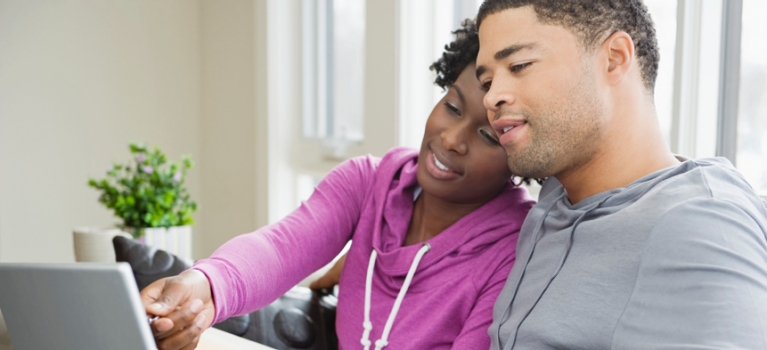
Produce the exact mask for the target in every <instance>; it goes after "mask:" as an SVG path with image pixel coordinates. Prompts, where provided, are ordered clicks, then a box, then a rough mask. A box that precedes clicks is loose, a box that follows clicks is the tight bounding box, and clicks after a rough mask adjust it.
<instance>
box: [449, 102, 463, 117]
mask: <svg viewBox="0 0 767 350" xmlns="http://www.w3.org/2000/svg"><path fill="white" fill-rule="evenodd" d="M445 107H447V109H448V110H450V112H453V113H455V114H457V115H461V110H460V109H458V107H456V106H454V105H453V104H452V103H450V102H445Z"/></svg>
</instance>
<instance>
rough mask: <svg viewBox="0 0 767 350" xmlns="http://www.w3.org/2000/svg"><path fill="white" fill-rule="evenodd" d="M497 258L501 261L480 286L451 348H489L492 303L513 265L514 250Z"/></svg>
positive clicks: (499, 292)
mask: <svg viewBox="0 0 767 350" xmlns="http://www.w3.org/2000/svg"><path fill="white" fill-rule="evenodd" d="M498 259H500V260H501V262H500V264H499V265H498V267H497V268H496V269H495V271H493V273H492V275H491V276H490V278H489V279H487V280H486V283H485V285H484V286H481V289H480V291H479V297H478V298H477V301H476V303H475V304H474V308H473V309H472V310H471V313H469V317H468V318H467V319H466V322H465V323H464V325H463V329H462V330H461V333H460V334H458V337H456V338H455V341H454V342H453V346H452V348H453V349H489V348H490V336H489V335H488V329H489V328H490V324H491V323H492V322H493V305H494V304H495V300H496V299H498V295H500V294H501V290H502V289H503V286H504V285H505V284H506V278H508V277H509V272H510V271H511V267H512V266H513V265H514V260H515V254H514V252H511V253H508V252H506V253H505V254H504V253H501V254H500V255H499V256H498Z"/></svg>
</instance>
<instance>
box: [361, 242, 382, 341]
mask: <svg viewBox="0 0 767 350" xmlns="http://www.w3.org/2000/svg"><path fill="white" fill-rule="evenodd" d="M377 256H378V252H376V250H375V248H373V252H372V253H370V262H368V274H367V276H366V277H365V320H364V321H363V322H362V327H363V328H365V330H364V331H363V332H362V340H361V341H360V342H361V343H362V346H364V349H365V350H369V349H370V331H371V330H373V324H372V323H370V292H371V289H372V288H373V269H374V268H375V266H376V257H377Z"/></svg>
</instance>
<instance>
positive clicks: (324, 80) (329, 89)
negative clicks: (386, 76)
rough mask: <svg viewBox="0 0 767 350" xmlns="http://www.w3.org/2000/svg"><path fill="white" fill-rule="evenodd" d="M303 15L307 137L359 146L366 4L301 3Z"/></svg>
mask: <svg viewBox="0 0 767 350" xmlns="http://www.w3.org/2000/svg"><path fill="white" fill-rule="evenodd" d="M301 10H302V14H301V15H302V27H301V28H302V40H301V41H302V49H303V52H304V53H303V55H302V70H303V72H302V80H303V81H302V95H303V126H302V129H303V135H304V137H306V138H318V139H324V140H326V141H327V142H326V143H325V145H326V146H331V147H332V146H334V145H335V144H337V143H343V142H349V141H361V140H362V138H363V131H362V128H363V124H362V123H363V117H362V114H363V108H364V99H363V97H364V96H363V95H364V89H363V85H364V64H365V62H364V61H365V60H364V58H365V56H364V55H365V1H364V0H319V1H318V0H303V2H302V9H301Z"/></svg>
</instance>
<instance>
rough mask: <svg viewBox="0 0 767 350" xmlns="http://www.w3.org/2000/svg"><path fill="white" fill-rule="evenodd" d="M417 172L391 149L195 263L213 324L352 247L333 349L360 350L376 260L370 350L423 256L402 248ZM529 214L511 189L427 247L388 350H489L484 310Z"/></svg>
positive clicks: (355, 163) (524, 196)
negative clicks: (207, 288)
mask: <svg viewBox="0 0 767 350" xmlns="http://www.w3.org/2000/svg"><path fill="white" fill-rule="evenodd" d="M417 162H418V153H417V151H415V150H412V149H405V148H395V149H393V150H391V151H390V152H389V153H387V154H386V155H385V156H384V158H383V159H379V158H375V157H371V156H367V157H358V158H354V159H351V160H349V161H346V162H344V163H343V164H341V165H339V166H338V167H336V168H335V169H334V170H333V171H332V172H331V173H330V174H328V176H327V177H325V179H324V180H323V181H322V182H321V183H320V184H319V185H318V186H317V188H316V189H315V191H314V193H313V194H312V196H311V198H309V200H307V201H305V202H304V203H302V205H301V207H299V208H298V209H296V211H294V212H293V213H291V214H290V215H288V216H287V217H286V218H284V219H283V220H281V221H279V222H277V223H275V224H272V225H269V226H265V227H263V228H261V229H259V230H257V231H255V232H253V233H249V234H245V235H241V236H239V237H236V238H234V239H232V240H230V241H229V242H227V243H226V244H224V245H223V246H221V247H220V248H219V249H218V250H216V252H215V253H213V255H212V256H211V257H210V258H208V259H204V260H201V261H199V262H197V263H196V264H195V265H194V268H195V269H197V270H200V271H202V272H203V273H204V274H205V275H206V276H207V277H208V279H209V280H210V284H211V288H212V290H213V298H214V304H215V309H216V318H215V322H219V321H221V320H224V319H226V318H228V317H230V316H233V315H239V314H245V313H248V312H251V311H253V310H257V309H259V308H261V307H264V306H266V305H268V304H269V303H270V302H272V301H274V300H275V299H277V298H278V297H279V296H280V295H282V294H283V293H285V292H286V291H287V290H288V289H290V288H291V287H293V286H294V285H296V283H298V282H299V281H300V280H301V279H303V278H305V277H306V276H308V275H309V274H310V273H312V272H313V271H315V270H317V269H319V268H321V267H322V266H324V265H325V264H327V263H328V262H330V261H331V260H332V259H333V258H334V257H335V256H336V255H337V254H338V253H339V252H340V251H341V249H343V247H344V246H345V245H346V243H347V242H348V241H349V240H352V242H353V243H352V245H351V249H350V250H349V253H348V256H347V258H346V264H345V266H344V270H343V273H342V274H341V280H340V283H339V299H338V309H337V318H336V331H337V333H338V340H339V346H340V348H341V349H362V348H363V345H362V344H361V342H360V340H361V339H362V338H363V331H364V328H363V322H364V318H365V301H366V295H365V294H366V293H365V289H366V277H367V271H368V268H369V267H370V264H369V263H370V260H371V253H372V252H373V249H375V251H376V253H377V258H376V259H375V265H374V268H373V274H372V276H371V277H372V280H371V282H372V283H371V286H370V296H369V300H368V305H369V308H370V309H369V315H370V321H371V324H372V330H371V331H370V334H369V337H368V339H370V342H371V343H372V345H371V347H370V349H374V348H375V342H376V340H379V339H380V338H381V335H382V332H383V330H384V325H385V324H386V322H387V320H388V319H389V318H390V313H391V311H392V306H393V305H394V302H395V299H396V298H397V295H398V293H399V292H400V290H401V289H402V287H403V282H404V281H405V277H406V275H407V274H408V270H409V269H410V268H411V266H412V265H414V258H415V257H416V254H417V253H418V251H419V250H421V249H422V248H423V244H416V245H410V246H403V242H404V241H405V235H406V234H407V229H408V225H409V223H410V219H411V217H412V214H413V201H414V195H415V190H416V188H418V183H417V178H416V172H417V168H418V166H417ZM533 204H534V202H533V200H532V199H531V198H530V196H529V195H528V193H527V191H526V190H525V189H523V188H518V187H515V186H513V185H512V184H511V182H509V185H508V186H507V187H506V188H505V189H504V190H503V192H502V193H501V194H500V195H498V196H497V197H496V198H495V199H493V200H491V201H490V202H488V203H486V204H485V205H483V206H482V207H480V208H478V209H476V210H475V211H473V212H472V213H470V214H468V215H466V216H465V217H463V218H461V219H460V220H459V221H458V222H456V223H455V224H453V225H452V226H450V227H449V228H447V229H446V230H444V231H443V232H442V233H440V234H439V235H437V236H436V237H434V238H432V239H430V240H428V241H426V242H425V243H428V245H429V247H430V249H429V251H428V252H426V253H425V255H423V258H422V259H421V260H420V262H418V263H417V264H416V265H417V268H416V270H415V273H414V276H413V277H412V281H411V282H410V284H409V286H408V289H407V293H406V294H405V295H404V298H403V299H402V302H401V307H400V309H399V312H398V313H397V314H396V316H394V317H393V323H392V326H391V332H390V334H389V336H388V346H387V347H386V348H387V349H451V348H453V349H487V348H489V346H490V338H489V336H488V333H487V329H488V327H489V326H490V323H491V321H492V308H493V303H494V302H495V299H496V297H497V296H498V294H499V293H500V291H501V289H502V288H503V285H504V282H505V281H506V277H507V276H508V274H509V271H510V270H511V266H512V264H513V263H514V258H515V252H516V244H517V236H518V233H519V228H520V226H521V225H522V222H523V221H524V219H525V216H526V215H527V212H528V211H529V210H530V208H531V207H532V206H533ZM424 250H425V249H424ZM422 254H423V253H422ZM383 343H387V342H383ZM379 344H382V343H381V342H379Z"/></svg>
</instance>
